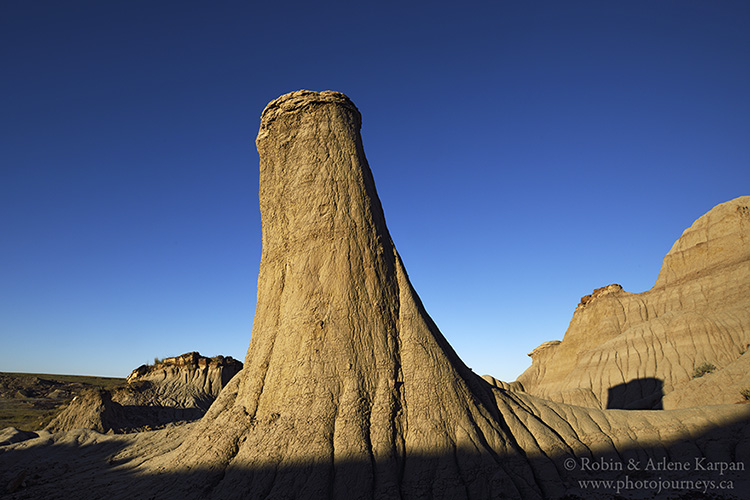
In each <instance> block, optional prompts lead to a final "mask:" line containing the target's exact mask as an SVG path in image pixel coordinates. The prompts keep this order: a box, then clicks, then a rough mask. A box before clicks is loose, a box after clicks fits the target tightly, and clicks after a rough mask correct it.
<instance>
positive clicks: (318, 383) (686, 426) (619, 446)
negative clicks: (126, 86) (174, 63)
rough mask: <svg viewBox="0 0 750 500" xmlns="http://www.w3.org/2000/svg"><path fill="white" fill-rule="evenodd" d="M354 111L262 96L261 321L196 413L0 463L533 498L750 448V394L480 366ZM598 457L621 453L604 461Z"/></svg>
mask: <svg viewBox="0 0 750 500" xmlns="http://www.w3.org/2000/svg"><path fill="white" fill-rule="evenodd" d="M359 128H360V114H359V112H358V111H357V109H356V107H355V106H354V104H352V102H351V101H350V100H349V99H348V98H347V97H346V96H344V95H343V94H340V93H336V92H321V93H317V92H309V91H299V92H294V93H291V94H287V95H285V96H282V97H280V98H279V99H277V100H275V101H273V102H271V103H270V104H269V105H268V107H267V108H266V109H265V111H264V112H263V115H262V118H261V129H260V132H259V134H258V138H257V145H258V151H259V153H260V206H261V219H262V224H263V253H262V257H261V266H260V273H259V276H258V303H257V308H256V314H255V319H254V323H253V332H252V338H251V341H250V346H249V349H248V352H247V356H246V361H245V367H244V369H243V370H242V371H241V372H240V373H239V374H238V375H237V376H236V377H234V378H233V379H232V380H231V381H230V382H229V383H228V384H227V386H226V387H225V388H224V389H223V390H222V391H221V393H220V394H219V397H218V398H217V400H216V401H215V402H214V404H213V405H212V406H211V408H210V409H209V411H208V413H207V414H206V415H205V417H204V418H203V419H202V420H201V421H200V422H196V423H194V424H189V425H187V426H182V427H177V428H167V429H163V430H159V431H155V432H154V433H139V434H136V435H134V437H132V438H129V437H122V436H94V435H93V434H91V433H85V434H80V433H79V434H75V435H73V434H71V433H56V434H53V435H51V436H48V437H46V438H42V437H40V438H38V439H32V440H29V441H27V442H26V443H22V444H20V445H11V446H10V451H9V453H10V454H9V453H5V454H4V455H3V454H0V475H2V477H0V479H3V480H6V481H13V480H14V478H17V477H21V475H22V474H26V473H27V472H26V471H29V472H28V474H29V475H31V476H34V474H39V476H40V477H43V478H44V480H37V482H36V483H35V484H34V485H31V486H29V487H28V488H29V490H28V493H29V494H36V495H37V497H43V498H67V497H66V494H67V492H68V490H70V489H71V488H75V487H76V486H77V485H78V484H79V483H80V480H81V478H88V481H89V482H88V484H87V486H88V488H87V489H86V493H87V494H88V495H90V496H91V497H92V498H105V497H106V498H132V497H134V496H136V497H147V498H150V497H154V498H180V499H204V498H214V499H222V500H223V499H281V498H294V499H321V498H336V499H342V500H343V499H346V500H351V499H427V498H429V499H451V500H460V499H480V500H484V499H493V498H524V499H534V498H557V497H561V496H563V495H566V494H570V493H575V494H581V493H583V494H586V496H587V497H588V496H590V495H588V494H587V493H589V492H587V491H583V490H582V487H581V486H580V483H579V482H578V481H579V480H580V479H597V480H603V479H610V478H622V477H623V476H624V475H625V474H627V472H626V471H625V469H624V466H625V464H628V463H629V461H633V463H636V464H638V465H639V466H640V467H641V468H643V467H644V466H646V463H647V462H646V461H647V460H659V459H662V458H664V459H665V460H666V459H668V458H670V457H681V459H683V460H692V459H693V458H695V457H699V458H704V459H710V460H712V461H724V462H731V463H735V462H742V461H745V460H750V446H748V444H750V435H749V434H750V430H749V429H748V425H747V421H748V419H750V405H725V406H719V407H715V408H712V409H711V411H710V414H706V412H705V411H704V410H702V409H690V410H678V411H674V412H639V411H635V412H624V411H609V410H600V409H588V408H582V407H579V406H570V405H565V404H560V403H555V402H549V401H545V400H543V399H540V398H537V397H534V396H531V395H529V394H526V393H524V392H522V391H517V390H508V389H520V387H519V386H518V384H514V385H508V386H505V385H503V384H501V383H499V382H492V380H490V382H491V383H488V381H486V380H483V379H482V378H480V377H479V376H477V375H476V374H474V373H473V372H472V371H471V370H470V369H469V368H467V367H466V365H464V363H463V362H462V361H461V360H460V359H459V358H458V356H457V355H456V354H455V352H454V351H453V350H452V348H451V347H450V345H448V343H447V342H446V340H445V339H444V338H443V336H442V334H441V333H440V331H439V330H438V328H437V327H436V326H435V324H434V323H433V322H432V320H431V319H430V317H429V316H428V315H427V313H426V312H425V310H424V308H423V306H422V304H421V302H420V300H419V297H418V296H417V294H416V292H415V291H414V289H413V288H412V286H411V284H410V283H409V279H408V276H407V274H406V272H405V269H404V266H403V264H402V262H401V259H400V258H399V256H398V253H397V252H396V249H395V246H394V244H393V242H392V240H391V238H390V235H389V233H388V230H387V228H386V225H385V218H384V215H383V211H382V208H381V206H380V202H379V200H378V197H377V194H376V191H375V185H374V182H373V179H372V174H371V172H370V169H369V167H368V165H367V161H366V159H365V155H364V152H363V148H362V143H361V139H360V135H359ZM149 435H151V436H152V438H150V439H148V436H149ZM74 440H75V442H82V443H90V442H91V440H96V446H93V445H92V447H91V448H89V451H88V453H89V454H91V455H92V456H93V457H94V458H96V459H97V461H96V463H95V464H93V465H90V467H89V468H88V469H85V470H86V472H87V473H88V476H83V475H82V474H80V473H73V474H70V473H69V471H66V470H64V469H59V468H55V467H54V463H55V461H56V460H59V456H60V455H59V454H61V453H62V454H64V453H66V452H68V450H70V449H73V450H75V449H76V448H75V446H76V445H71V443H72V442H74ZM97 447H101V448H103V449H104V450H105V451H102V452H99V453H98V454H96V453H95V452H96V450H98V449H99V448H97ZM55 452H56V453H58V455H55ZM9 456H10V457H12V459H13V460H12V461H11V460H10V459H8V458H7V457H9ZM55 457H58V458H55ZM670 459H671V458H670ZM592 461H593V462H597V463H598V462H600V461H602V462H606V463H616V464H620V468H617V469H611V470H609V471H604V472H603V471H599V473H598V474H596V475H594V476H591V475H590V474H589V472H588V471H587V470H586V469H585V464H587V463H591V462H592ZM92 462H93V459H92ZM743 463H744V462H743ZM40 467H43V468H44V470H43V471H42V470H40ZM690 474H691V472H689V471H688V472H685V471H684V470H683V471H681V472H678V474H677V475H676V476H675V477H678V478H680V477H690ZM663 475H664V473H662V472H650V473H647V472H643V473H641V474H640V475H639V476H638V477H639V478H641V479H642V478H649V477H654V478H656V477H657V476H659V477H661V476H663ZM91 478H95V479H91ZM724 478H725V479H726V478H729V476H724ZM732 479H733V480H734V479H736V478H735V476H732ZM745 486H746V485H741V484H738V490H739V491H748V490H747V489H745V490H742V489H741V488H743V487H745ZM599 493H602V494H603V495H605V496H608V495H611V494H612V493H613V490H606V489H605V490H603V491H600V492H599ZM24 494H26V493H25V492H24ZM11 498H21V494H14V496H11Z"/></svg>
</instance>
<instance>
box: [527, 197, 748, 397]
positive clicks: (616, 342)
mask: <svg viewBox="0 0 750 500" xmlns="http://www.w3.org/2000/svg"><path fill="white" fill-rule="evenodd" d="M748 344H750V196H743V197H740V198H736V199H734V200H731V201H728V202H726V203H722V204H720V205H718V206H716V207H715V208H713V209H712V210H711V211H709V212H708V213H707V214H705V215H703V216H702V217H700V218H699V219H698V220H696V221H695V222H694V223H693V225H692V226H690V228H688V229H687V230H685V232H684V233H683V234H682V236H681V237H680V238H679V239H678V240H677V241H676V242H675V244H674V246H673V247H672V249H671V250H670V251H669V253H668V254H667V255H666V257H664V263H663V265H662V268H661V271H660V273H659V277H658V279H657V281H656V284H655V285H654V287H653V288H652V289H651V290H649V291H647V292H643V293H638V294H633V293H627V292H625V291H624V290H623V289H622V287H621V286H619V285H609V286H607V287H603V288H600V289H597V290H595V291H594V293H593V294H591V295H587V296H586V297H583V298H582V299H581V303H580V304H579V305H578V307H577V308H576V311H575V313H574V314H573V319H572V320H571V322H570V326H569V327H568V330H567V332H566V333H565V337H564V338H563V340H562V342H547V343H545V344H542V345H541V346H539V347H538V348H537V349H535V350H534V351H533V352H531V353H530V356H531V357H532V366H531V367H530V368H529V369H528V370H527V371H526V372H524V373H523V374H522V375H521V376H520V377H519V378H518V381H519V382H521V383H522V384H523V387H524V388H525V389H526V390H527V391H528V392H529V393H531V394H534V395H537V396H541V397H544V398H548V399H553V400H556V401H561V402H567V403H573V404H582V405H585V406H593V407H602V408H647V409H650V408H656V409H659V408H677V407H686V406H699V405H706V404H720V403H730V402H736V401H738V400H739V399H741V395H740V390H741V389H742V388H743V387H750V375H748V373H750V372H748V371H747V370H744V369H741V368H739V366H740V365H739V364H738V363H741V364H742V366H745V363H744V361H742V362H741V361H740V359H739V358H740V356H742V353H744V352H745V351H747V350H748ZM704 363H705V364H708V365H713V367H714V373H709V374H708V375H705V376H704V377H701V380H697V379H696V380H695V381H693V380H694V375H695V370H696V368H698V367H699V366H701V365H703V364H704ZM725 370H726V371H725ZM722 373H723V374H722ZM712 382H713V383H712ZM709 387H710V389H709ZM673 392H674V394H672V393H673Z"/></svg>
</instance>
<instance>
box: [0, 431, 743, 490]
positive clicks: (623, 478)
mask: <svg viewBox="0 0 750 500" xmlns="http://www.w3.org/2000/svg"><path fill="white" fill-rule="evenodd" d="M748 424H750V419H743V420H740V421H737V422H732V423H727V424H725V425H722V426H716V427H714V428H712V429H710V430H708V431H706V432H703V433H701V434H699V435H693V436H690V437H686V438H685V439H682V440H678V441H675V442H672V443H669V444H661V443H659V444H654V445H652V446H634V447H631V448H627V449H621V450H620V451H619V452H602V453H596V452H593V453H592V452H589V451H587V452H585V453H580V454H577V455H573V454H565V453H558V454H551V455H549V456H538V457H533V456H520V455H514V456H505V457H503V456H498V457H494V465H493V464H492V463H490V465H489V466H488V465H487V463H488V461H487V455H486V454H483V455H482V454H478V453H475V452H471V451H468V450H464V449H456V450H453V451H452V452H450V453H446V454H444V455H440V454H432V455H431V454H424V453H423V454H407V457H406V459H405V460H403V461H401V463H400V464H398V465H397V464H396V463H395V462H393V463H373V461H371V460H365V461H361V462H360V461H341V462H335V463H331V462H329V461H326V462H325V463H299V464H293V465H289V464H286V465H280V466H277V465H273V464H269V465H264V466H256V467H241V466H234V467H230V468H229V469H227V470H224V469H220V470H209V469H202V468H201V469H193V470H183V471H182V472H173V471H163V472H161V473H154V472H151V473H144V472H143V470H142V469H140V468H139V467H138V466H139V465H140V464H141V463H142V462H143V460H144V459H145V458H147V457H148V456H150V455H153V454H154V453H156V449H155V448H154V445H153V444H152V445H149V444H148V442H149V439H151V441H153V440H154V438H157V437H158V438H160V439H161V440H163V442H162V443H161V445H163V446H166V447H170V446H172V447H174V446H177V445H178V444H179V442H180V439H181V436H182V435H184V432H182V431H180V428H174V429H172V430H169V429H167V430H163V431H157V432H160V433H162V434H155V433H143V435H142V436H136V437H133V436H118V435H115V436H103V435H101V434H97V433H95V432H93V431H83V430H82V431H73V432H69V433H67V434H65V435H64V436H65V439H64V440H62V441H60V442H58V443H57V444H50V443H49V442H48V443H47V444H44V440H45V438H44V436H42V438H39V439H37V440H35V441H29V442H27V443H26V444H23V443H22V444H20V445H19V444H17V445H13V446H3V447H0V497H1V498H3V499H6V498H7V499H14V500H16V499H31V498H33V499H50V500H52V499H66V500H67V499H70V498H79V499H103V498H108V499H140V498H144V499H146V498H154V499H172V498H174V499H203V498H221V499H227V500H231V499H237V500H239V499H242V500H254V499H259V500H260V499H271V498H296V499H321V498H336V499H342V500H350V499H355V498H367V499H374V498H394V499H412V498H414V499H416V498H420V499H446V500H448V499H450V500H461V499H477V500H483V499H496V498H533V497H534V496H536V497H537V498H567V499H575V498H684V499H688V498H690V499H692V498H750V469H748V467H750V446H748V443H750V425H748ZM189 430H190V429H189V427H185V428H184V431H189ZM181 432H182V434H181ZM633 432H634V433H635V434H637V432H638V431H637V429H633ZM46 439H48V440H49V438H46ZM133 439H140V441H138V442H137V443H135V444H136V445H139V443H140V446H142V449H141V452H140V454H132V453H128V452H127V450H128V449H129V447H133V446H134V441H133ZM165 443H166V445H165ZM149 446H151V447H149ZM452 463H456V464H464V465H465V464H477V467H476V469H474V470H466V469H465V468H464V470H461V476H460V477H455V476H451V475H450V474H447V473H445V472H444V471H445V470H447V469H450V467H447V468H446V464H452ZM511 463H514V464H515V465H509V464H511ZM519 463H521V464H523V467H527V468H528V469H529V470H530V471H531V472H532V475H533V477H534V479H535V481H536V484H535V485H531V486H530V487H531V490H527V491H526V493H523V494H521V493H520V491H521V488H519V485H518V480H519V479H518V477H512V474H513V472H511V471H513V470H514V468H513V467H518V464H519ZM388 467H398V468H399V470H398V471H396V472H397V473H396V474H395V475H393V476H392V477H397V478H399V479H398V480H396V481H394V482H393V484H391V485H384V484H382V483H381V484H376V483H377V481H376V480H375V479H374V476H373V471H374V470H378V468H379V469H380V471H381V472H382V470H383V469H384V468H388ZM515 470H518V469H515ZM321 485H324V486H321ZM376 489H379V491H381V492H387V493H383V494H382V495H381V496H379V497H376V496H375V494H374V493H373V492H374V491H375V490H376ZM529 491H531V492H532V493H531V494H530V493H529Z"/></svg>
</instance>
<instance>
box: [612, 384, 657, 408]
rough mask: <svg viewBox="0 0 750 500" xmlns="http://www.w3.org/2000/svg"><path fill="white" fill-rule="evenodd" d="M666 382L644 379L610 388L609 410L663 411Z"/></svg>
mask: <svg viewBox="0 0 750 500" xmlns="http://www.w3.org/2000/svg"><path fill="white" fill-rule="evenodd" d="M663 398H664V382H662V380H661V379H658V378H653V377H643V378H637V379H634V380H631V381H630V382H625V383H624V384H619V385H616V386H614V387H610V389H609V391H608V394H607V409H608V410H663V409H664V404H663V402H662V399H663Z"/></svg>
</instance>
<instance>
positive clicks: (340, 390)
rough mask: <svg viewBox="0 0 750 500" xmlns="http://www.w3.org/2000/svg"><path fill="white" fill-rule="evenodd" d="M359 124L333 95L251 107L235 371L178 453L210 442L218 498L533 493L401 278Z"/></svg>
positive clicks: (486, 397) (490, 403)
mask: <svg viewBox="0 0 750 500" xmlns="http://www.w3.org/2000/svg"><path fill="white" fill-rule="evenodd" d="M360 120H361V118H360V114H359V111H358V110H357V109H356V107H355V106H354V104H352V102H351V101H350V100H349V99H348V98H347V97H346V96H344V95H343V94H340V93H337V92H322V93H316V92H309V91H299V92H294V93H292V94H288V95H285V96H282V97H281V98H279V99H277V100H275V101H273V102H271V103H270V104H269V105H268V106H267V107H266V109H265V111H264V112H263V115H262V119H261V127H260V132H259V134H258V138H257V146H258V152H259V154H260V208H261V218H262V226H263V254H262V257H261V264H260V275H259V277H258V302H257V309H256V314H255V323H254V324H253V334H252V339H251V342H250V347H249V350H248V353H247V358H246V361H245V369H244V370H243V372H242V373H241V374H240V375H239V376H238V377H237V379H236V383H235V381H233V382H232V383H230V386H229V387H228V389H229V390H227V391H225V392H224V393H222V395H221V396H220V397H219V399H218V400H217V401H216V403H215V404H214V406H213V407H212V409H211V410H210V411H209V413H208V414H207V416H206V418H205V419H204V422H202V425H203V428H204V430H203V431H202V432H200V433H198V435H197V437H196V438H195V440H196V441H197V442H196V443H187V444H186V446H185V447H184V449H185V450H186V453H188V454H190V453H192V451H190V450H193V449H196V448H206V449H210V450H211V452H210V453H206V461H205V462H203V463H201V465H203V466H205V467H208V468H215V467H217V466H219V467H221V468H222V469H223V468H224V467H226V472H225V474H224V476H223V477H224V481H223V482H222V485H221V486H223V487H225V489H226V490H227V491H225V492H224V493H218V495H219V496H222V495H223V494H229V493H231V492H234V491H244V492H245V493H246V494H247V495H248V497H249V498H253V497H254V496H253V495H258V496H260V492H264V491H274V492H277V494H278V495H279V496H283V495H285V494H290V495H291V494H292V492H299V491H300V490H301V489H304V491H306V492H307V493H306V495H308V496H309V498H323V497H326V496H328V495H331V496H334V497H337V498H365V497H373V496H374V497H383V498H394V497H397V496H398V494H399V491H407V492H409V491H421V490H422V489H424V488H425V487H426V486H425V484H427V483H431V482H433V481H434V483H435V485H434V487H435V488H438V489H439V490H440V491H443V492H444V495H445V497H446V498H455V496H454V495H455V491H454V490H460V491H462V492H463V491H465V490H466V489H468V490H469V491H474V490H476V491H474V493H473V494H474V496H476V497H481V496H482V493H481V492H482V491H486V489H487V488H488V487H489V486H490V485H491V484H492V485H494V486H495V487H497V488H499V489H503V490H505V491H515V492H517V494H518V495H524V496H532V497H533V496H535V495H536V496H538V495H539V490H538V488H537V487H536V485H535V484H534V479H533V475H532V474H531V470H530V469H529V468H528V467H527V466H526V465H525V463H524V464H521V460H520V455H519V454H518V452H519V451H520V450H519V449H518V448H517V445H515V443H513V441H512V440H509V439H507V438H506V436H504V434H503V431H502V430H501V427H500V426H499V425H498V424H497V423H496V422H495V417H496V412H497V409H496V407H495V402H494V398H493V397H492V393H491V391H490V390H489V387H488V386H487V385H486V384H484V382H483V381H482V380H481V379H479V378H478V377H477V376H476V375H474V374H473V373H472V372H471V371H470V370H469V369H468V368H467V367H466V366H465V365H464V364H463V363H462V362H461V361H460V360H459V359H458V357H457V356H456V354H455V353H454V351H453V350H452V349H451V347H450V346H449V345H448V343H447V342H446V341H445V339H444V338H443V337H442V335H441V334H440V332H439V331H438V330H437V328H436V326H435V325H434V323H433V322H432V320H431V319H430V318H429V316H428V315H427V314H426V313H425V311H424V309H423V307H422V304H421V303H420V301H419V298H418V297H417V295H416V293H415V292H414V290H413V289H412V287H411V285H410V283H409V279H408V277H407V275H406V272H405V270H404V267H403V265H402V263H401V260H400V259H399V257H398V254H397V253H396V250H395V248H394V245H393V242H392V241H391V237H390V235H389V234H388V230H387V228H386V225H385V219H384V216H383V210H382V208H381V205H380V201H379V199H378V196H377V193H376V191H375V185H374V182H373V178H372V174H371V172H370V169H369V167H368V164H367V160H366V159H365V155H364V151H363V148H362V142H361V139H360V135H359V129H360V123H361V122H360ZM465 451H473V452H479V453H478V454H475V455H471V457H470V458H469V456H468V455H467V456H466V457H464V456H463V455H462V454H463V453H464V452H465ZM498 454H501V455H507V456H508V457H511V458H507V459H504V460H498V459H497V455H498ZM216 457H220V458H221V459H222V460H224V461H225V462H224V463H221V464H217V463H216V462H215V458H216ZM412 457H413V458H412ZM449 457H451V458H449ZM512 457H518V458H515V459H514V458H512ZM209 461H210V462H209ZM199 462H201V461H200V460H199ZM514 462H518V463H514ZM268 469H271V470H274V471H276V472H275V473H273V474H270V473H268V472H267V470H268ZM248 470H250V471H253V472H252V473H248ZM465 470H472V471H473V472H472V473H471V476H472V477H471V478H469V477H465V474H466V473H465V472H464V471H465ZM509 471H512V474H511V473H509ZM477 478H481V479H477ZM240 485H242V486H240ZM229 490H231V491H229ZM220 491H221V490H220ZM451 492H453V493H451ZM297 494H299V493H297Z"/></svg>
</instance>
